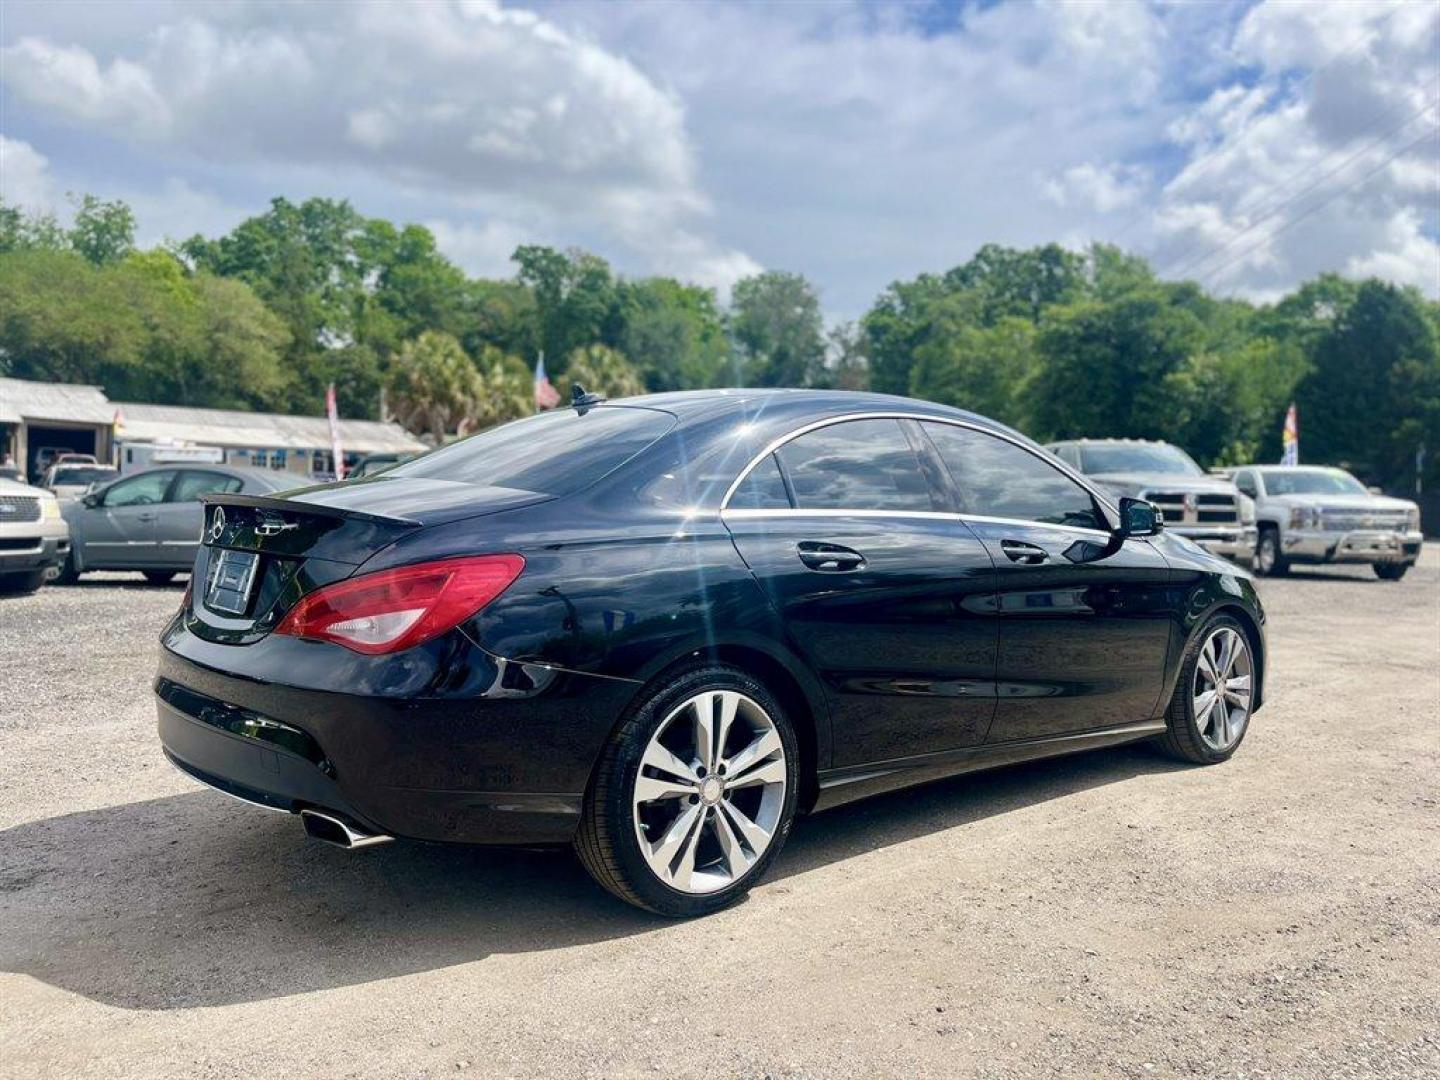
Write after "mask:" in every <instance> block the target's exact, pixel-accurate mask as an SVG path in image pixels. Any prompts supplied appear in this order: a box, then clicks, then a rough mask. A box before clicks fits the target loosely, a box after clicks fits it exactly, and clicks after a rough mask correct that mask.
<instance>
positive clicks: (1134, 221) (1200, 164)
mask: <svg viewBox="0 0 1440 1080" xmlns="http://www.w3.org/2000/svg"><path fill="white" fill-rule="evenodd" d="M1407 6H1408V4H1407V2H1406V0H1400V2H1399V3H1397V4H1396V5H1395V6H1394V7H1392V8H1391V9H1390V10H1389V11H1388V12H1387V13H1386V14H1385V15H1384V16H1382V17H1381V19H1380V21H1379V22H1377V23H1376V24H1375V25H1374V26H1373V27H1366V28H1365V29H1364V30H1362V31H1361V32H1360V33H1357V34H1356V35H1355V37H1354V40H1353V41H1351V42H1350V43H1349V44H1348V45H1346V46H1345V47H1344V48H1343V49H1341V50H1340V51H1339V52H1338V53H1336V54H1335V55H1334V56H1332V57H1331V58H1330V59H1329V60H1327V61H1325V63H1323V64H1321V65H1320V66H1319V67H1317V68H1312V69H1311V70H1310V71H1308V72H1306V73H1305V74H1304V75H1303V76H1301V78H1300V79H1299V80H1298V81H1297V82H1296V83H1295V84H1294V85H1293V86H1292V87H1291V88H1290V93H1291V96H1292V97H1293V96H1295V95H1298V94H1299V93H1300V92H1301V91H1302V90H1303V89H1304V88H1305V87H1306V86H1308V85H1309V84H1310V83H1312V82H1314V81H1315V79H1316V77H1317V76H1319V75H1320V74H1321V73H1322V72H1325V71H1328V70H1330V68H1332V67H1334V66H1335V65H1336V64H1338V63H1339V62H1340V61H1341V60H1344V59H1346V58H1347V57H1349V56H1350V54H1351V53H1354V52H1356V51H1358V50H1359V49H1360V48H1361V47H1362V46H1365V45H1368V44H1369V43H1370V38H1371V34H1372V33H1379V32H1380V31H1381V30H1383V29H1384V28H1385V26H1386V24H1388V23H1389V22H1390V20H1391V19H1393V18H1394V17H1395V16H1396V15H1398V14H1399V13H1400V12H1401V11H1403V10H1404V9H1405V8H1406V7H1407ZM1254 123H1255V121H1254V120H1252V121H1251V123H1250V124H1247V125H1246V127H1245V130H1244V131H1242V132H1241V133H1240V136H1239V138H1240V139H1241V140H1242V141H1243V140H1244V139H1245V138H1246V136H1248V135H1249V134H1250V128H1251V126H1252V125H1253V124H1254ZM1222 149H1223V147H1221V146H1217V147H1215V148H1214V149H1212V150H1211V151H1210V152H1209V153H1208V154H1204V155H1202V156H1201V157H1200V159H1199V160H1198V161H1196V162H1192V163H1191V165H1192V167H1194V168H1197V169H1203V168H1204V167H1205V166H1206V165H1208V164H1209V163H1210V162H1211V161H1213V160H1214V159H1215V157H1216V156H1217V155H1219V153H1220V151H1221V150H1222ZM1291 179H1293V177H1292V178H1291ZM1287 182H1288V181H1287ZM1146 216H1147V212H1146V211H1144V210H1142V211H1140V212H1139V213H1138V214H1136V215H1135V216H1134V217H1132V218H1131V219H1130V220H1129V221H1127V222H1126V223H1125V224H1124V226H1122V227H1121V229H1120V230H1119V231H1118V232H1116V233H1113V234H1112V235H1111V237H1110V241H1109V242H1110V243H1111V244H1118V243H1119V242H1120V238H1121V237H1123V236H1124V235H1125V234H1126V233H1128V232H1129V231H1130V230H1131V229H1133V228H1134V227H1135V226H1136V225H1138V224H1140V222H1141V221H1143V220H1144V219H1145V218H1146Z"/></svg>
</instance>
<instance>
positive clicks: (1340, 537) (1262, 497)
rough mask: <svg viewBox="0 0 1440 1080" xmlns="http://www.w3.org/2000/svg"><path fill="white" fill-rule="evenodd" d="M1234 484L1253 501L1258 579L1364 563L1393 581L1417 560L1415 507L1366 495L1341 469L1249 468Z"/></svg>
mask: <svg viewBox="0 0 1440 1080" xmlns="http://www.w3.org/2000/svg"><path fill="white" fill-rule="evenodd" d="M1234 478H1235V484H1236V486H1238V487H1239V488H1240V490H1241V491H1242V492H1244V493H1245V494H1246V495H1248V496H1249V497H1250V498H1252V499H1254V500H1255V516H1256V518H1257V519H1258V522H1259V528H1260V540H1259V546H1258V547H1257V549H1256V552H1255V570H1256V572H1257V573H1259V574H1283V573H1285V572H1286V571H1287V570H1288V569H1289V568H1290V566H1291V564H1293V563H1369V564H1370V565H1371V566H1372V567H1374V570H1375V576H1376V577H1379V578H1383V579H1384V580H1386V581H1399V580H1400V579H1401V578H1402V577H1404V576H1405V572H1406V571H1407V570H1409V569H1410V567H1412V566H1414V565H1415V562H1416V560H1418V559H1419V558H1420V548H1421V546H1422V544H1423V542H1424V536H1423V535H1422V534H1421V532H1420V507H1419V506H1417V505H1416V504H1415V503H1413V502H1411V501H1410V500H1409V499H1393V498H1390V497H1389V496H1387V495H1381V494H1379V493H1376V492H1372V491H1370V490H1369V489H1367V488H1366V487H1365V485H1364V484H1362V483H1361V482H1360V481H1359V480H1357V479H1355V477H1354V476H1352V475H1351V474H1350V473H1348V472H1346V471H1345V470H1344V469H1333V468H1324V467H1318V466H1313V465H1295V466H1286V465H1247V466H1245V467H1244V468H1242V469H1237V470H1235V477H1234Z"/></svg>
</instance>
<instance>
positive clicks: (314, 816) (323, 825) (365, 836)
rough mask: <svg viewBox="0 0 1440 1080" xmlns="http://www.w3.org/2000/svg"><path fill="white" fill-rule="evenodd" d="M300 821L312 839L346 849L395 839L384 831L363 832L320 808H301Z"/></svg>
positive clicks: (385, 842)
mask: <svg viewBox="0 0 1440 1080" xmlns="http://www.w3.org/2000/svg"><path fill="white" fill-rule="evenodd" d="M300 822H301V824H302V825H304V826H305V832H306V833H307V834H308V835H309V836H310V838H311V839H312V840H321V841H323V842H324V843H327V844H333V845H334V846H335V847H339V848H344V849H345V850H346V851H351V850H353V849H355V848H362V847H374V846H375V845H376V844H388V843H389V842H390V841H391V840H394V839H395V838H394V837H393V836H386V835H385V834H384V833H367V832H362V831H361V830H359V829H357V828H356V827H355V826H353V825H351V824H350V823H349V822H346V821H342V820H341V819H340V818H338V817H334V816H333V815H331V814H326V813H323V812H321V811H319V810H310V809H305V810H301V811H300Z"/></svg>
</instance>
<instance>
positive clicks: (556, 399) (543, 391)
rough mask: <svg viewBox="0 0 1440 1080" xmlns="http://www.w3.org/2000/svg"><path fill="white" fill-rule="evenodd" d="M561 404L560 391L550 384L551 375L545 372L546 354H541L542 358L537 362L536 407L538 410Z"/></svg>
mask: <svg viewBox="0 0 1440 1080" xmlns="http://www.w3.org/2000/svg"><path fill="white" fill-rule="evenodd" d="M559 404H560V391H558V390H556V389H555V387H553V386H551V385H550V377H549V376H548V375H546V374H545V354H544V353H543V352H542V353H541V354H540V359H539V360H537V361H536V362H535V408H536V409H537V410H542V409H553V408H554V407H555V406H556V405H559Z"/></svg>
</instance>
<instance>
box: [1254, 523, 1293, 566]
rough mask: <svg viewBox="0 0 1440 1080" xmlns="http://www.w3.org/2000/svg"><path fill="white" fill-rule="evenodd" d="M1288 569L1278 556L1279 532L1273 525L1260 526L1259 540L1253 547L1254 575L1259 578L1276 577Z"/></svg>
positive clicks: (1282, 556) (1283, 560) (1281, 556)
mask: <svg viewBox="0 0 1440 1080" xmlns="http://www.w3.org/2000/svg"><path fill="white" fill-rule="evenodd" d="M1289 569H1290V564H1289V563H1287V562H1286V561H1285V556H1284V555H1281V554H1280V530H1279V529H1277V528H1276V527H1275V526H1274V525H1262V526H1260V540H1259V542H1258V543H1256V545H1255V573H1256V574H1257V575H1258V576H1259V577H1278V576H1279V575H1280V574H1283V573H1285V572H1286V571H1287V570H1289Z"/></svg>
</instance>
